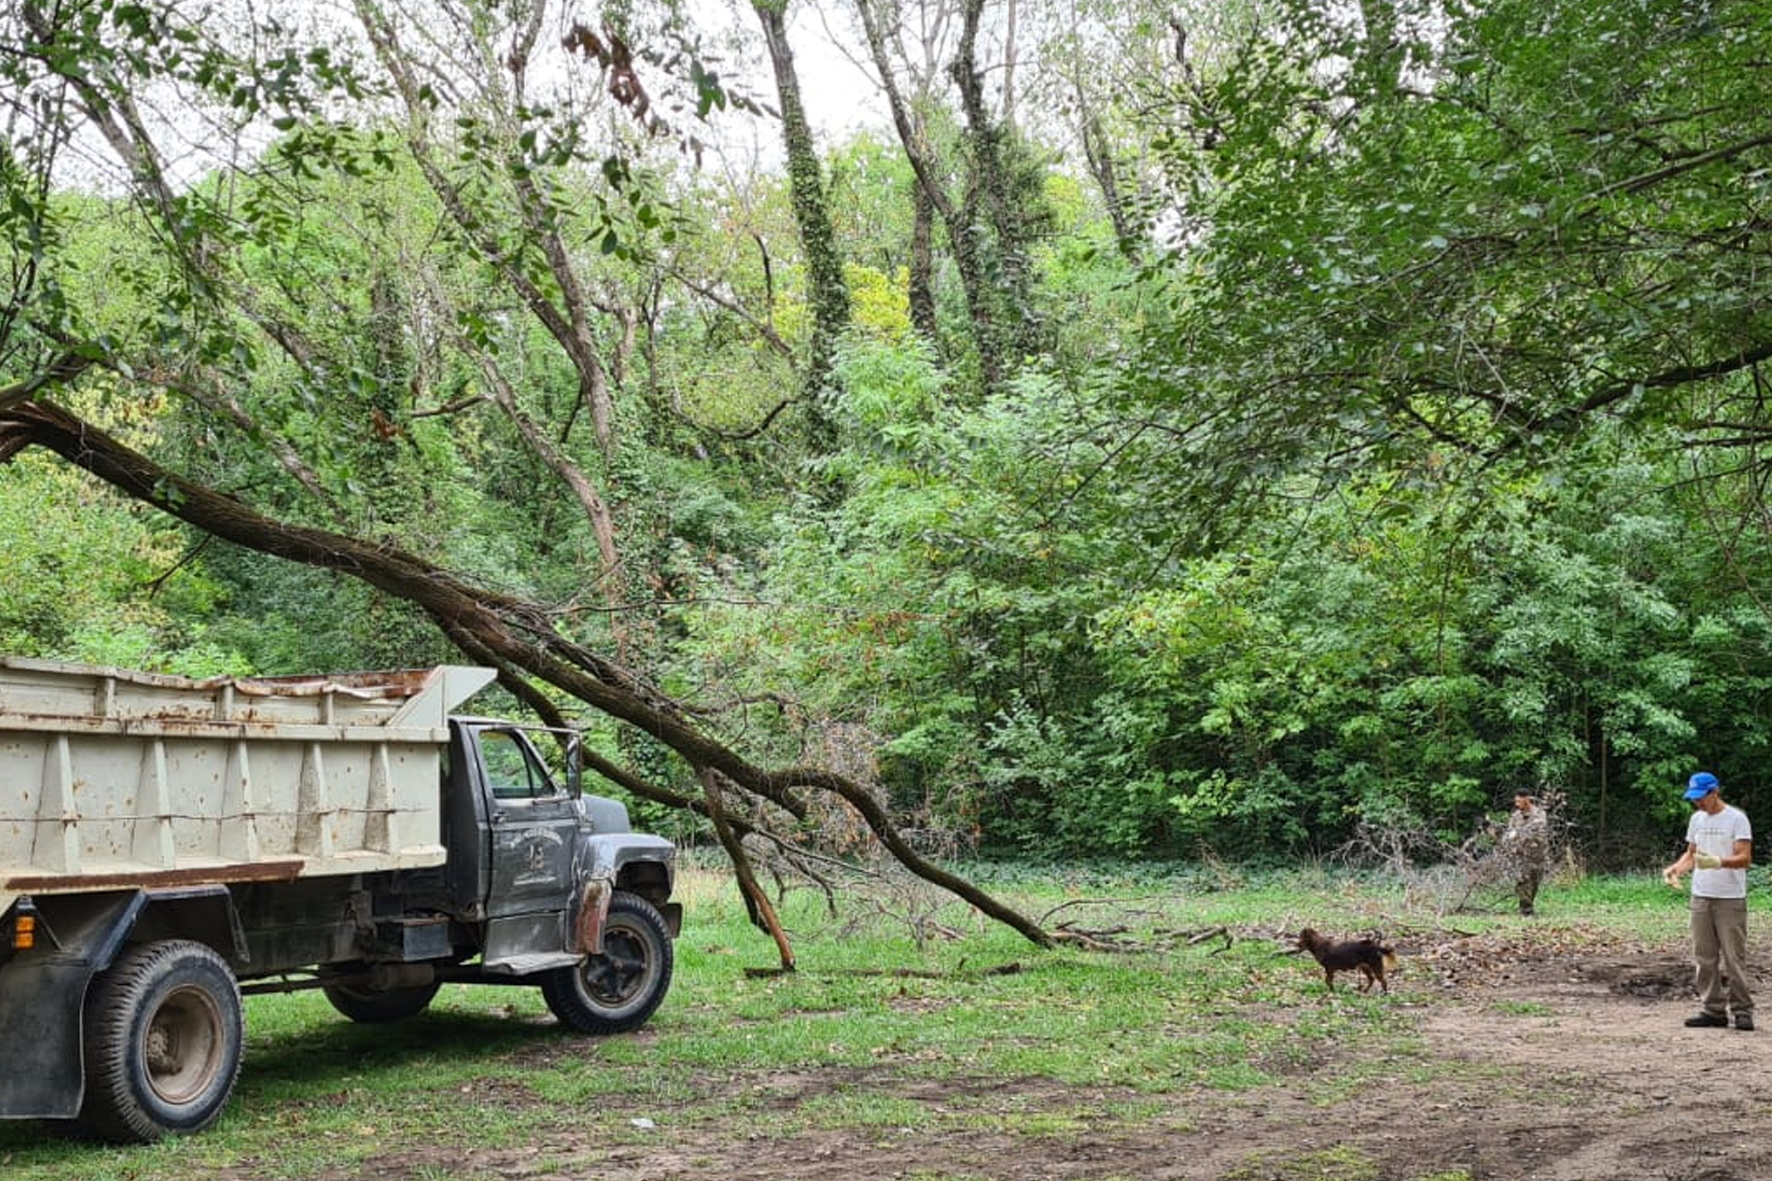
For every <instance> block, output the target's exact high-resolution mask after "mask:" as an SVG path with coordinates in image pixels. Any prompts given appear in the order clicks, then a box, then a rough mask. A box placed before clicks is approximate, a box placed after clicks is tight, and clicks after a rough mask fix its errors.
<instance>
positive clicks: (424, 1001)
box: [324, 981, 442, 1025]
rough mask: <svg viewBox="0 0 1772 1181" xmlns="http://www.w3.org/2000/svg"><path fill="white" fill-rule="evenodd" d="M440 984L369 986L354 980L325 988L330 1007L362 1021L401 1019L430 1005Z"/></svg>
mask: <svg viewBox="0 0 1772 1181" xmlns="http://www.w3.org/2000/svg"><path fill="white" fill-rule="evenodd" d="M441 987H442V985H441V984H439V983H437V982H435V981H433V982H432V983H430V984H420V985H416V986H414V987H411V988H368V987H364V986H361V985H354V984H328V985H327V986H326V988H325V989H324V991H325V993H326V999H327V1000H328V1001H330V1002H332V1007H333V1008H335V1009H337V1010H338V1011H339V1012H341V1013H343V1014H344V1015H345V1016H346V1017H349V1018H350V1019H351V1020H352V1021H355V1022H357V1023H359V1024H361V1025H379V1024H381V1023H382V1022H384V1021H404V1020H406V1018H408V1017H416V1016H418V1015H419V1014H420V1013H422V1012H424V1011H425V1010H426V1009H427V1008H429V1007H430V1004H431V1001H432V999H434V998H435V997H436V995H437V990H438V989H439V988H441Z"/></svg>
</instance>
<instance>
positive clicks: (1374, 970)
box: [1298, 927, 1397, 992]
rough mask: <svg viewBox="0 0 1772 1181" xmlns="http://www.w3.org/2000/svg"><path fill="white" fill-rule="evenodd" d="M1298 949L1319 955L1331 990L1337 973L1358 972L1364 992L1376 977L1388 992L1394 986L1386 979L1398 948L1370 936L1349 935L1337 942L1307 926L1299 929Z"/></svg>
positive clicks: (1395, 963) (1324, 975)
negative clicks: (1346, 938)
mask: <svg viewBox="0 0 1772 1181" xmlns="http://www.w3.org/2000/svg"><path fill="white" fill-rule="evenodd" d="M1298 950H1300V951H1308V952H1310V953H1311V955H1313V956H1315V957H1316V960H1317V963H1319V964H1321V965H1322V967H1323V980H1324V982H1325V983H1326V984H1328V986H1329V991H1330V992H1334V991H1335V973H1337V972H1355V971H1357V972H1359V973H1360V985H1359V988H1360V991H1361V992H1365V991H1366V990H1367V989H1369V988H1371V987H1372V982H1373V981H1374V980H1376V981H1378V986H1379V987H1380V988H1382V989H1383V990H1384V991H1385V992H1389V991H1390V990H1391V986H1390V985H1389V984H1387V983H1385V979H1384V972H1385V969H1386V968H1395V967H1396V966H1397V949H1396V948H1394V947H1384V946H1382V945H1381V944H1379V943H1377V942H1376V941H1374V940H1371V939H1348V940H1345V941H1343V942H1340V943H1337V942H1336V941H1335V940H1333V939H1329V938H1327V937H1325V936H1323V935H1319V934H1317V933H1316V932H1315V931H1313V930H1311V929H1310V928H1309V927H1306V928H1305V929H1304V930H1302V931H1300V932H1299V933H1298Z"/></svg>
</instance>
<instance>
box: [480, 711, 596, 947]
mask: <svg viewBox="0 0 1772 1181" xmlns="http://www.w3.org/2000/svg"><path fill="white" fill-rule="evenodd" d="M479 739H480V755H481V765H482V767H483V768H484V770H485V783H486V790H487V795H488V796H489V797H490V798H489V799H488V800H487V817H488V820H489V822H490V824H489V827H490V828H491V842H490V844H491V854H492V873H491V877H490V883H489V890H490V892H489V896H488V897H487V899H486V914H487V917H488V918H490V919H492V920H494V923H495V925H499V926H501V927H502V934H503V939H504V940H505V941H515V943H519V944H520V943H531V944H534V946H529V947H526V948H518V947H516V946H512V947H510V948H509V949H508V952H509V954H511V955H520V954H534V953H541V954H546V953H549V952H558V951H560V950H561V949H562V948H563V947H564V946H565V941H566V932H565V915H566V911H567V907H568V904H569V902H570V900H571V893H572V886H573V881H574V877H573V851H574V849H575V848H576V847H577V844H578V841H577V829H578V808H577V806H576V802H575V801H574V800H573V798H572V794H571V793H570V792H569V791H568V790H567V789H566V788H565V787H564V786H562V785H561V784H560V782H559V781H557V780H556V779H555V778H554V777H553V776H551V775H550V774H548V770H547V768H546V767H545V766H544V765H543V764H542V762H541V759H540V758H538V757H537V755H536V753H535V750H534V748H533V747H531V746H530V744H529V741H528V740H527V739H526V738H525V737H524V736H523V735H522V734H521V733H520V732H518V731H517V730H516V729H505V728H488V729H484V730H481V731H480V732H479ZM524 916H527V917H528V921H524ZM501 919H506V920H517V921H516V922H515V923H510V922H507V923H504V924H498V923H497V920H501ZM524 932H527V933H524ZM493 950H494V949H493V948H491V947H490V946H489V947H488V953H489V956H490V954H491V953H492V952H493Z"/></svg>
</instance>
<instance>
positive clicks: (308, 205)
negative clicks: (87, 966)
mask: <svg viewBox="0 0 1772 1181" xmlns="http://www.w3.org/2000/svg"><path fill="white" fill-rule="evenodd" d="M271 8H277V9H281V8H289V9H291V10H292V12H293V13H294V14H296V15H290V14H289V13H282V12H279V13H278V14H277V17H276V20H273V19H271V11H270V10H271ZM279 21H280V22H282V23H278V22H279ZM814 34H817V36H814ZM827 37H829V38H833V39H834V40H835V42H836V44H837V45H838V46H840V47H844V48H845V49H846V52H847V53H848V54H849V55H850V63H849V64H851V66H852V67H853V76H854V77H855V78H856V79H858V80H859V79H864V78H865V79H867V83H866V85H865V86H863V85H862V84H861V83H860V82H858V83H857V89H858V91H859V90H862V89H865V91H866V93H865V94H859V93H847V92H846V93H841V94H835V93H820V92H819V91H818V90H817V88H816V87H817V85H818V84H817V83H816V82H814V81H812V79H813V78H814V77H822V76H825V75H815V74H814V73H812V72H810V71H806V70H804V69H803V67H804V65H805V63H806V61H807V60H808V53H809V52H811V49H810V48H809V47H812V46H815V45H816V46H817V47H818V48H819V52H822V53H831V52H835V50H833V49H831V48H829V47H828V46H827V45H826V38H827ZM797 50H799V51H800V52H796V51H797ZM803 79H805V81H803ZM858 99H859V100H863V101H864V102H865V105H866V109H868V110H869V111H872V112H874V113H875V117H873V118H871V119H869V120H864V121H862V122H858V123H855V124H852V125H851V126H849V127H848V128H846V129H844V130H842V131H841V132H840V133H835V132H832V131H830V130H828V129H829V128H830V127H831V126H833V124H832V123H831V122H830V121H829V120H826V119H824V118H823V117H822V113H823V112H827V111H829V110H830V109H832V108H833V107H834V106H837V105H839V104H840V105H842V106H844V107H845V108H847V107H849V106H852V105H854V104H856V103H857V101H858ZM0 111H3V113H0V191H3V199H0V236H3V237H4V247H5V250H6V253H7V257H8V272H7V274H6V275H5V276H3V277H0V284H3V285H0V461H4V462H0V534H3V536H4V538H5V543H4V545H5V549H4V554H5V560H4V562H0V653H3V654H6V655H13V656H32V657H47V658H56V659H65V660H75V661H84V662H94V663H104V664H116V665H122V666H127V667H140V668H147V669H154V670H162V671H169V672H178V673H183V674H188V675H197V676H207V675H216V674H223V673H265V674H271V673H295V672H311V671H318V670H340V669H353V668H368V667H376V668H381V667H409V666H417V665H426V664H433V663H446V662H457V663H461V662H469V663H488V664H491V665H492V666H494V667H497V668H498V669H499V670H500V672H501V684H502V685H503V686H504V689H505V691H506V692H507V693H509V694H510V695H511V701H510V703H509V704H510V707H511V708H512V709H523V710H529V711H534V712H535V713H537V714H540V715H541V716H543V717H546V718H548V719H550V720H555V721H567V722H570V723H572V724H574V725H579V726H583V727H584V728H585V729H586V730H587V732H588V733H590V734H591V735H593V736H594V738H595V740H596V741H595V746H596V748H597V750H598V752H599V762H600V765H601V769H602V770H603V771H604V772H605V774H607V775H608V776H609V777H611V778H612V779H614V780H615V781H616V782H617V783H618V784H620V785H621V786H622V787H623V788H624V789H626V790H628V791H630V792H632V793H633V798H634V800H635V805H636V808H637V809H638V810H640V812H641V813H642V816H643V817H644V818H645V819H646V820H647V821H648V822H650V823H652V824H654V825H656V826H658V827H660V828H661V829H663V830H665V831H670V832H674V833H678V834H680V835H699V834H701V833H703V832H704V831H705V830H706V829H707V827H708V826H709V825H710V823H712V822H715V821H719V820H721V819H722V816H723V809H724V810H726V811H727V812H729V813H730V816H729V817H726V818H728V819H734V820H736V821H738V822H740V827H741V828H743V827H746V826H753V825H754V826H756V827H757V828H759V829H761V828H763V827H765V826H767V827H771V828H773V829H774V830H775V831H776V832H778V833H786V832H790V831H797V832H800V833H803V834H806V835H807V836H808V837H810V835H811V834H813V833H815V832H816V833H819V834H822V835H824V836H826V837H829V838H830V839H832V840H839V841H840V840H841V839H844V834H845V833H846V832H847V831H848V826H847V825H846V822H845V820H844V816H846V815H848V814H849V810H850V809H852V808H859V809H861V810H862V812H863V813H864V814H865V815H866V816H867V819H868V823H869V825H871V826H872V827H873V828H874V829H875V831H876V832H887V833H890V834H892V835H891V837H890V839H891V840H894V841H898V840H903V841H906V842H908V843H909V844H911V845H915V846H916V847H919V848H923V849H927V850H935V851H940V850H943V849H961V848H976V849H979V850H981V851H985V852H992V853H1004V852H1012V853H1016V854H1020V855H1042V856H1065V857H1077V856H1099V855H1113V856H1127V857H1144V856H1163V857H1194V856H1198V855H1201V854H1202V853H1210V854H1211V855H1216V856H1221V857H1226V858H1231V859H1249V858H1258V857H1291V856H1323V855H1327V854H1329V853H1331V852H1332V851H1334V850H1335V849H1336V848H1337V847H1339V846H1341V845H1342V844H1343V843H1344V842H1346V841H1348V840H1349V839H1350V838H1351V837H1353V836H1354V835H1356V833H1357V832H1359V831H1360V826H1361V825H1362V824H1366V825H1372V824H1378V825H1384V826H1389V827H1391V828H1393V829H1395V830H1396V831H1400V832H1402V831H1406V832H1420V833H1425V834H1433V835H1437V836H1438V837H1440V838H1441V839H1450V840H1453V841H1456V840H1457V839H1458V838H1459V837H1460V836H1461V835H1463V834H1465V833H1468V832H1469V831H1471V829H1472V827H1473V826H1474V825H1475V824H1476V823H1477V822H1478V821H1479V820H1480V818H1481V816H1482V815H1483V814H1484V813H1485V812H1489V811H1494V810H1496V809H1497V808H1498V807H1499V806H1500V805H1501V804H1502V802H1503V800H1504V797H1505V796H1506V795H1507V794H1509V793H1511V792H1512V791H1513V790H1514V789H1515V788H1518V787H1522V786H1524V787H1528V788H1532V789H1535V790H1538V789H1542V790H1546V791H1555V792H1559V793H1562V795H1563V798H1564V799H1565V800H1566V806H1567V815H1568V817H1569V819H1570V820H1571V821H1572V823H1573V825H1574V829H1573V831H1574V833H1575V835H1576V838H1577V841H1578V844H1579V846H1580V848H1581V849H1582V851H1583V854H1584V855H1585V857H1586V858H1587V859H1588V860H1589V861H1590V862H1591V863H1593V864H1602V865H1635V864H1641V863H1642V862H1643V861H1645V860H1648V859H1650V858H1652V857H1655V856H1658V855H1659V853H1660V851H1661V850H1663V849H1665V848H1666V847H1668V846H1669V843H1670V841H1671V840H1673V839H1674V838H1676V837H1677V835H1678V833H1679V832H1680V831H1681V828H1680V826H1681V823H1682V821H1681V817H1682V814H1683V810H1684V807H1685V805H1684V804H1682V802H1681V800H1680V794H1679V791H1678V790H1676V789H1677V788H1678V787H1680V786H1681V785H1683V783H1684V780H1685V777H1686V776H1687V775H1688V774H1689V773H1690V772H1692V771H1694V770H1696V769H1698V768H1700V767H1704V768H1708V769H1711V770H1714V771H1716V772H1717V773H1718V774H1719V775H1720V776H1721V778H1722V780H1723V783H1724V784H1725V790H1726V794H1727V795H1728V796H1729V798H1730V799H1731V801H1732V802H1736V803H1742V804H1744V805H1745V806H1746V808H1747V810H1748V811H1749V814H1750V815H1754V816H1758V817H1759V818H1760V819H1761V820H1762V822H1764V823H1772V812H1768V811H1767V809H1766V805H1768V804H1772V780H1769V779H1768V777H1767V775H1766V772H1765V771H1764V768H1765V766H1766V765H1767V763H1768V758H1769V755H1772V742H1769V738H1772V719H1769V718H1768V712H1769V710H1772V606H1769V605H1768V603H1767V602H1766V601H1765V599H1764V598H1763V595H1762V588H1763V587H1764V586H1765V585H1766V583H1767V575H1768V574H1769V573H1772V505H1769V504H1768V499H1767V487H1766V481H1767V478H1768V476H1772V463H1769V462H1768V460H1767V459H1766V458H1765V451H1766V450H1767V447H1768V444H1769V443H1772V405H1769V400H1768V388H1767V385H1766V381H1765V378H1764V377H1763V374H1762V362H1764V361H1766V360H1767V359H1768V358H1772V129H1769V128H1768V124H1767V112H1768V111H1772V4H1768V3H1766V2H1765V0H1617V2H1613V3H1605V4H1594V3H1592V2H1591V0H1579V2H1578V0H1488V2H1485V3H1479V4H1470V5H1467V4H1465V3H1463V2H1462V0H1402V2H1399V3H1389V2H1387V0H1362V2H1361V3H1359V4H1334V3H1326V2H1324V0H1218V2H1214V3H1210V4H1208V3H1181V4H1174V3H1167V2H1165V3H1156V2H1154V0H825V2H822V3H819V4H817V5H813V4H808V3H805V2H804V0H749V3H740V2H738V0H733V2H732V3H730V4H728V5H726V6H718V5H706V6H696V5H690V6H684V7H679V6H677V5H676V4H674V3H672V0H628V2H626V3H621V4H614V5H610V6H607V7H604V8H598V7H596V6H593V5H589V4H582V3H576V2H573V0H565V2H563V3H562V2H560V0H498V2H493V0H317V2H316V3H315V4H314V5H312V6H311V7H307V6H270V7H268V8H267V9H266V10H265V11H258V10H257V9H256V8H255V7H253V6H250V5H247V4H244V3H241V4H237V5H234V4H227V3H223V4H214V3H206V4H199V3H191V2H189V0H146V2H143V3H129V2H125V0H20V2H19V3H16V4H13V5H9V6H7V8H6V11H5V13H4V14H0ZM1762 289H1763V290H1762ZM1763 295H1765V296H1767V297H1769V298H1766V299H1763V298H1762V296H1763ZM812 788H825V789H829V790H831V791H835V792H836V796H835V797H816V798H815V797H813V796H811V795H808V794H807V791H808V789H812ZM824 798H830V799H840V800H843V801H847V802H846V803H843V804H837V805H832V804H826V803H821V802H820V799H824ZM870 801H871V802H872V804H871V805H870ZM871 807H877V808H878V809H879V811H878V813H877V814H876V813H875V812H873V811H872V810H871ZM784 819H785V820H786V823H783V822H782V821H783V820H784Z"/></svg>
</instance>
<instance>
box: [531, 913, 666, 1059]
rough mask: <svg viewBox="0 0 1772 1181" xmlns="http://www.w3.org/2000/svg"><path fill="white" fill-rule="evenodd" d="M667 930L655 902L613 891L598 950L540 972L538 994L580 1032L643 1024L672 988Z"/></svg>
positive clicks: (625, 1028)
mask: <svg viewBox="0 0 1772 1181" xmlns="http://www.w3.org/2000/svg"><path fill="white" fill-rule="evenodd" d="M673 964H674V952H673V950H672V947H671V934H670V931H669V930H668V929H667V928H666V926H665V921H664V918H663V917H662V916H661V915H660V914H659V913H658V910H657V908H656V907H654V906H653V905H652V903H650V902H648V901H646V899H644V898H642V897H640V896H639V895H638V894H629V893H626V892H624V891H617V892H616V894H615V896H614V897H613V898H611V899H610V900H609V917H608V918H607V919H606V920H605V921H604V924H603V951H602V954H600V955H592V956H586V957H585V958H584V959H583V960H581V961H580V962H579V963H577V964H575V965H573V966H571V967H566V968H555V969H554V970H552V971H550V972H548V973H546V974H544V975H543V976H542V980H541V994H542V996H543V998H544V999H546V1001H547V1003H548V1009H549V1010H550V1011H552V1012H553V1014H554V1016H556V1017H558V1018H559V1019H560V1023H561V1024H563V1025H568V1026H570V1027H572V1028H573V1029H576V1030H577V1031H578V1032H580V1033H596V1034H604V1033H626V1032H627V1031H629V1030H631V1029H638V1028H640V1026H642V1025H644V1024H646V1019H647V1018H648V1017H650V1016H652V1011H653V1010H654V1009H656V1008H658V1006H659V1002H661V1001H663V1000H664V997H665V993H666V992H667V991H669V989H670V987H671V970H672V967H673Z"/></svg>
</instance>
